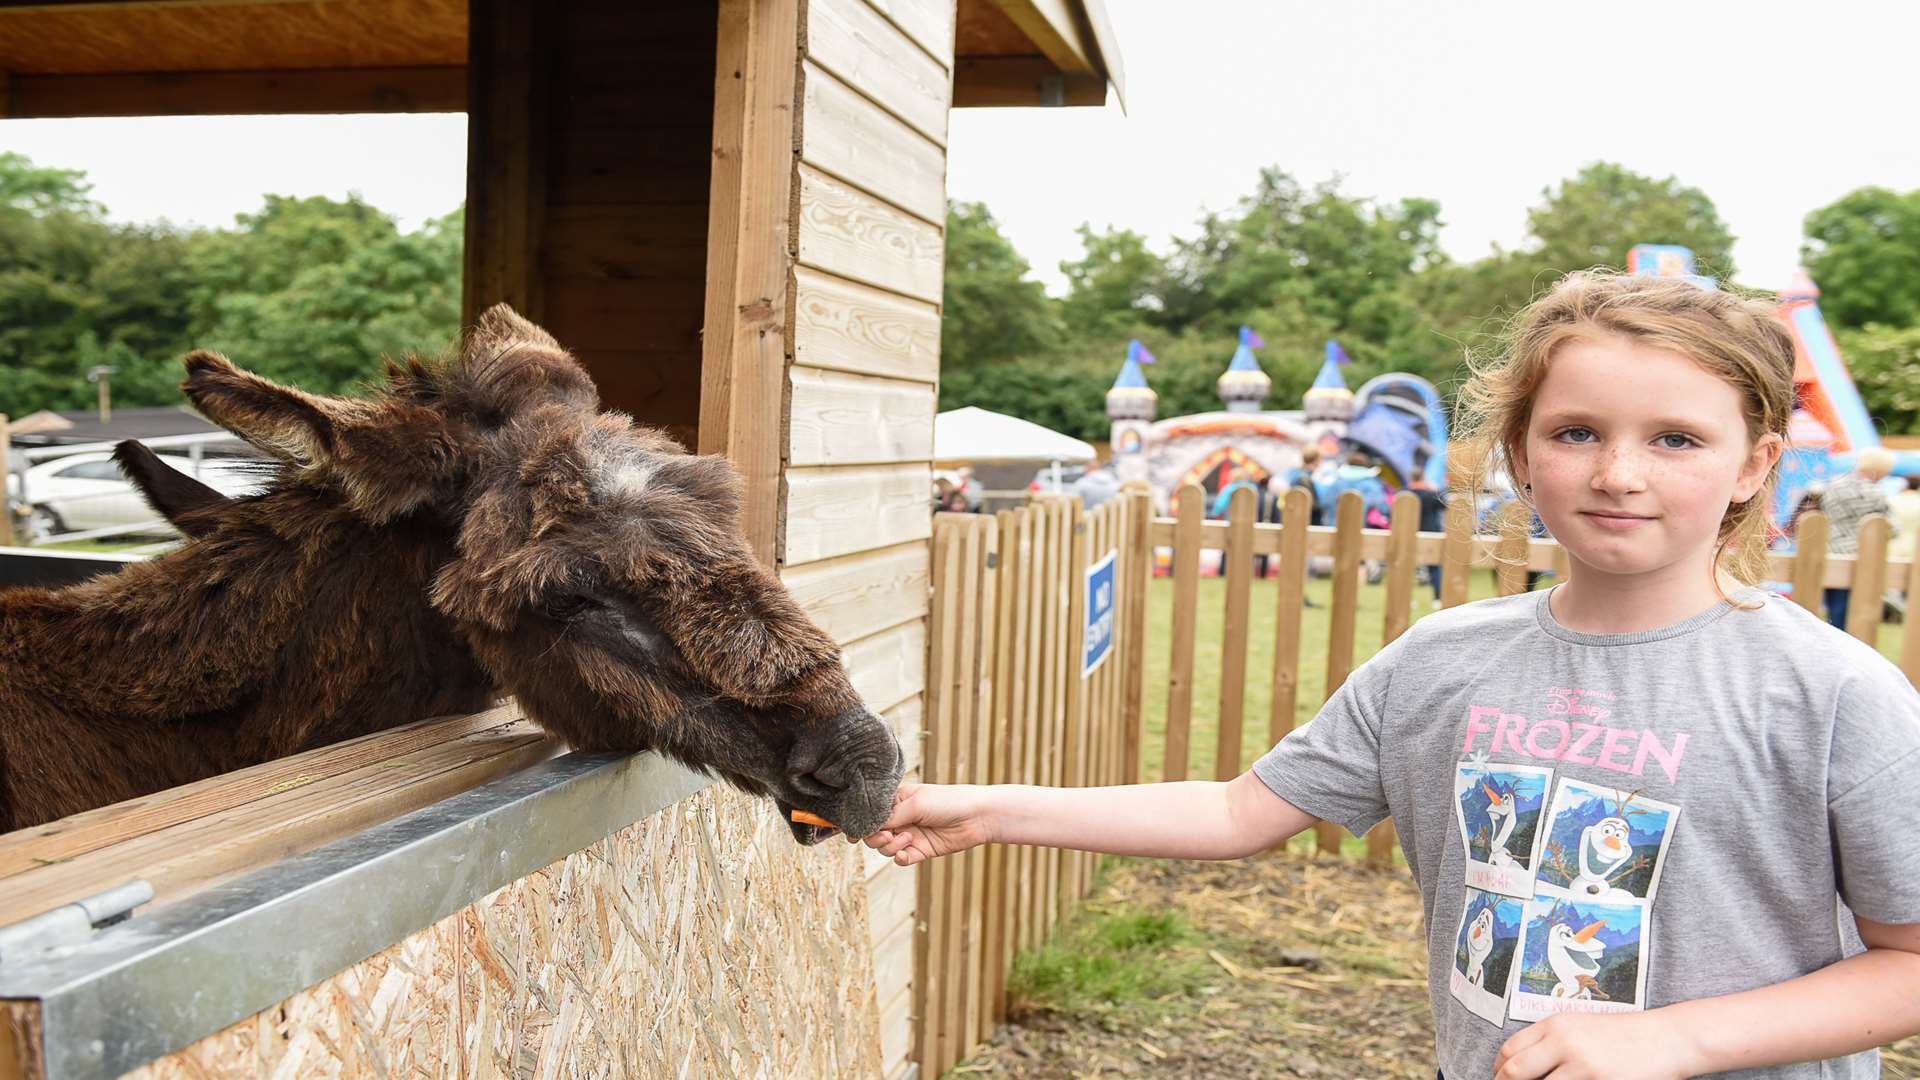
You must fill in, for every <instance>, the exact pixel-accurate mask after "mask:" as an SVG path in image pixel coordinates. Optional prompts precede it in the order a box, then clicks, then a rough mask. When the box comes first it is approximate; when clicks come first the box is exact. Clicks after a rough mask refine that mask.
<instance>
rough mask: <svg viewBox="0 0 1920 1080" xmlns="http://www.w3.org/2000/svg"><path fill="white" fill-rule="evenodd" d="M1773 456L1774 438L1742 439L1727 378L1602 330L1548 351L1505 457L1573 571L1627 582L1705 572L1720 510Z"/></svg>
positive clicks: (1741, 495) (1750, 488) (1749, 486)
mask: <svg viewBox="0 0 1920 1080" xmlns="http://www.w3.org/2000/svg"><path fill="white" fill-rule="evenodd" d="M1779 456H1780V437H1779V436H1777V435H1773V434H1768V435H1766V436H1763V437H1762V438H1761V439H1760V440H1759V441H1758V442H1754V441H1751V440H1749V439H1748V437H1747V424H1746V419H1745V417H1744V416H1743V414H1742V411H1741V401H1740V392H1739V391H1738V390H1735V389H1734V387H1733V386H1732V385H1730V384H1729V383H1727V382H1725V381H1724V380H1722V379H1721V378H1719V377H1718V376H1716V375H1713V374H1711V373H1709V372H1708V371H1706V370H1705V369H1704V368H1702V367H1700V366H1699V365H1698V364H1696V363H1694V362H1693V361H1692V360H1691V359H1689V358H1688V357H1686V356H1685V355H1683V354H1681V353H1677V352H1673V351H1671V350H1668V349H1662V348H1657V347H1654V346H1651V345H1645V344H1642V343H1639V342H1636V341H1633V340H1631V339H1628V338H1622V337H1615V336H1607V337H1602V338H1597V339H1592V340H1576V341H1573V342H1569V343H1568V344H1566V345H1563V346H1561V347H1560V349H1559V350H1557V351H1556V352H1555V354H1554V357H1553V359H1552V361H1551V363H1550V366H1549V367H1548V369H1547V374H1546V377H1545V378H1544V379H1543V380H1542V381H1541V384H1540V387H1539V390H1538V391H1537V392H1536V394H1535V396H1534V402H1533V416H1532V419H1531V421H1530V422H1529V424H1528V427H1527V434H1526V445H1525V451H1524V460H1523V461H1518V462H1516V463H1515V464H1516V471H1517V472H1519V474H1520V479H1521V481H1522V482H1524V483H1531V484H1532V485H1533V501H1534V505H1535V506H1536V507H1537V508H1538V509H1539V512H1540V519H1541V520H1542V521H1543V522H1545V523H1546V526H1547V529H1548V531H1549V532H1551V533H1552V534H1553V536H1554V538H1555V539H1556V540H1558V541H1560V543H1561V544H1563V545H1565V547H1566V548H1567V553H1568V554H1569V555H1570V556H1572V558H1573V559H1574V561H1575V562H1576V563H1577V564H1578V565H1579V566H1580V567H1583V568H1586V569H1589V570H1592V571H1596V572H1598V573H1599V574H1602V575H1611V576H1616V577H1624V578H1638V577H1642V576H1644V575H1649V574H1655V575H1664V574H1676V573H1691V572H1692V571H1693V570H1694V569H1696V568H1698V569H1701V570H1705V569H1707V568H1710V567H1711V566H1712V560H1713V554H1714V549H1715V546H1716V542H1717V540H1718V537H1719V530H1720V521H1721V518H1722V517H1723V516H1724V515H1725V513H1726V511H1727V508H1728V506H1729V505H1731V504H1733V503H1736V502H1744V501H1746V500H1747V499H1750V498H1752V497H1753V496H1754V494H1755V493H1756V492H1758V491H1759V490H1760V486H1761V484H1763V483H1764V482H1765V481H1766V478H1767V474H1768V472H1769V471H1770V470H1771V469H1772V467H1773V463H1774V461H1775V460H1776V459H1777V458H1778V457H1779ZM1574 576H1575V577H1578V576H1579V571H1578V570H1576V572H1575V574H1574ZM1700 580H1701V581H1702V582H1703V583H1710V582H1711V580H1712V579H1711V577H1708V576H1703V577H1701V579H1700Z"/></svg>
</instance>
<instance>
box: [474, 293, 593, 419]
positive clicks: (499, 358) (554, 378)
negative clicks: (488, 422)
mask: <svg viewBox="0 0 1920 1080" xmlns="http://www.w3.org/2000/svg"><path fill="white" fill-rule="evenodd" d="M460 374H461V378H460V380H459V382H460V386H459V390H458V396H460V397H463V398H465V399H466V404H468V405H469V406H470V407H472V408H475V409H476V410H478V411H480V412H482V413H483V414H487V415H491V416H493V417H496V418H504V417H508V416H513V415H515V414H517V413H521V412H524V411H526V410H528V409H532V408H537V407H539V406H542V405H562V406H567V407H571V408H578V409H585V410H587V411H589V412H591V411H593V410H594V409H596V408H598V407H599V402H600V395H599V392H598V391H596V390H595V389H594V386H593V380H592V379H591V378H589V377H588V376H587V372H586V369H585V368H582V367H581V366H580V365H579V364H578V363H576V362H575V361H574V359H573V357H571V356H569V355H567V351H566V350H565V349H563V348H561V347H560V343H559V342H558V341H555V340H554V339H553V335H552V334H549V333H547V332H546V331H545V330H542V329H540V328H539V327H538V326H535V325H534V324H532V323H530V322H528V321H527V320H525V319H523V318H521V317H520V316H519V315H518V314H517V313H516V312H515V311H514V310H513V309H512V308H511V307H508V306H507V305H505V304H495V305H494V306H492V307H490V308H488V309H487V310H486V311H485V312H484V313H482V314H481V316H480V318H479V320H478V321H477V322H475V323H474V324H473V328H472V329H471V330H470V331H468V333H467V337H466V341H465V343H464V344H463V346H462V347H461V350H460Z"/></svg>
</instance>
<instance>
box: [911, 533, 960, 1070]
mask: <svg viewBox="0 0 1920 1080" xmlns="http://www.w3.org/2000/svg"><path fill="white" fill-rule="evenodd" d="M955 532H956V530H955V528H954V526H953V524H952V519H951V517H950V516H949V515H946V514H935V515H934V518H933V566H932V580H933V582H934V590H933V606H932V610H931V611H930V612H929V614H928V619H927V639H928V641H930V642H932V643H934V647H933V648H932V650H931V653H930V655H929V657H928V666H929V670H928V671H927V703H926V711H925V720H924V722H925V724H926V738H925V740H924V741H923V743H922V750H921V758H920V775H921V776H922V777H924V778H925V779H926V780H927V781H928V782H929V783H949V782H951V777H950V775H949V773H948V768H949V766H948V761H949V760H950V759H951V757H952V751H951V749H950V748H951V746H952V745H953V719H952V717H953V698H952V695H951V694H949V693H948V691H947V687H948V682H949V676H948V672H949V670H950V669H951V667H952V665H953V662H954V657H953V650H952V649H951V648H950V647H947V646H946V643H947V642H950V641H951V640H952V637H951V634H952V624H953V622H954V618H953V610H952V608H953V605H954V604H955V603H956V602H957V601H958V599H959V592H960V565H959V562H958V560H957V557H956V553H955V552H954V550H953V549H954V546H955V545H954V540H955V539H956V537H955ZM948 861H949V860H946V859H929V860H928V861H926V862H923V863H921V864H920V866H919V869H918V872H917V874H916V883H917V891H918V896H917V897H916V900H915V907H916V910H917V911H918V912H919V916H918V917H917V918H916V919H915V921H914V932H913V934H914V953H915V956H916V959H917V961H918V962H917V963H916V964H915V965H914V967H915V982H916V985H915V987H914V992H913V997H914V1016H915V1017H916V1023H917V1024H918V1025H919V1031H918V1033H917V1034H918V1039H917V1042H918V1043H919V1053H918V1054H917V1055H915V1056H916V1057H917V1058H918V1059H919V1061H920V1063H921V1068H922V1069H924V1070H927V1071H930V1072H933V1073H934V1074H935V1075H938V1073H939V1072H940V1071H942V1070H943V1069H944V1068H945V1065H944V1064H943V1063H942V1062H941V1060H940V1054H941V1052H942V1050H941V1039H940V1035H941V1029H942V1027H943V1026H944V1021H943V1019H942V1018H943V1017H944V1016H945V1015H946V1014H947V1013H949V1012H951V1011H952V1005H951V1003H949V1002H947V1001H944V1000H942V997H941V990H942V989H943V988H944V987H945V985H946V974H947V954H946V937H947V934H946V929H947V921H948V919H949V918H950V917H951V915H952V912H951V910H950V909H949V908H948V907H947V905H946V895H947V890H946V884H947V876H948V874H949V873H950V872H951V868H950V867H949V866H948V865H947V863H948Z"/></svg>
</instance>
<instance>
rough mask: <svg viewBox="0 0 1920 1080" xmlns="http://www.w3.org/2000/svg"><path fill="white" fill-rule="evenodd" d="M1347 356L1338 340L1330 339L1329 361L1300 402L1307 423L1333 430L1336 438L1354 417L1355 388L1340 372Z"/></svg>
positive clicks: (1314, 426)
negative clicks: (1348, 383)
mask: <svg viewBox="0 0 1920 1080" xmlns="http://www.w3.org/2000/svg"><path fill="white" fill-rule="evenodd" d="M1346 359H1347V354H1346V351H1345V350H1344V349H1342V348H1340V345H1339V343H1338V342H1335V341H1331V340H1329V341H1328V342H1327V360H1326V363H1324V364H1321V365H1320V374H1319V375H1317V376H1315V377H1314V380H1313V385H1312V386H1310V387H1308V388H1307V392H1306V395H1305V397H1304V398H1303V399H1302V402H1301V404H1302V406H1303V409H1304V411H1305V413H1306V420H1307V425H1308V426H1309V427H1313V428H1316V429H1319V430H1322V431H1331V432H1332V434H1333V435H1334V437H1335V438H1338V437H1339V436H1341V435H1344V434H1346V430H1347V422H1348V421H1349V420H1352V419H1353V391H1352V390H1349V389H1347V380H1346V376H1344V375H1341V374H1340V365H1341V364H1343V363H1345V362H1346Z"/></svg>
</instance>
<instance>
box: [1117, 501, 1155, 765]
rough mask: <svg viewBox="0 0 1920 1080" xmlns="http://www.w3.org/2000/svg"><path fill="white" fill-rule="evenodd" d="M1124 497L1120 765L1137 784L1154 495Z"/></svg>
mask: <svg viewBox="0 0 1920 1080" xmlns="http://www.w3.org/2000/svg"><path fill="white" fill-rule="evenodd" d="M1124 498H1125V499H1126V501H1127V518H1126V521H1127V535H1126V537H1125V538H1124V541H1123V543H1124V545H1125V547H1126V550H1127V553H1128V556H1129V557H1130V558H1131V559H1132V560H1133V561H1132V562H1131V563H1130V564H1129V568H1128V571H1127V587H1126V593H1125V597H1126V615H1127V618H1126V627H1127V640H1126V652H1125V658H1126V662H1127V666H1126V667H1125V668H1124V669H1122V671H1121V673H1120V677H1121V679H1122V680H1124V682H1125V686H1126V691H1125V696H1126V699H1127V700H1126V706H1125V710H1124V713H1123V717H1124V719H1123V722H1124V723H1125V725H1126V732H1125V735H1124V738H1125V739H1126V751H1125V755H1124V757H1123V759H1122V762H1121V765H1120V776H1121V782H1122V783H1127V784H1137V783H1139V782H1140V781H1141V780H1143V779H1145V778H1146V777H1145V772H1146V770H1145V768H1144V765H1145V761H1144V755H1143V754H1142V753H1141V751H1142V748H1143V747H1145V746H1146V737H1147V732H1146V720H1147V710H1146V696H1147V664H1146V660H1147V604H1148V597H1147V594H1148V592H1149V591H1150V590H1151V589H1152V588H1153V562H1154V559H1153V554H1154V553H1153V542H1152V537H1153V532H1152V530H1153V495H1152V494H1151V493H1150V492H1147V491H1133V492H1130V493H1128V494H1127V495H1125V496H1124Z"/></svg>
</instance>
